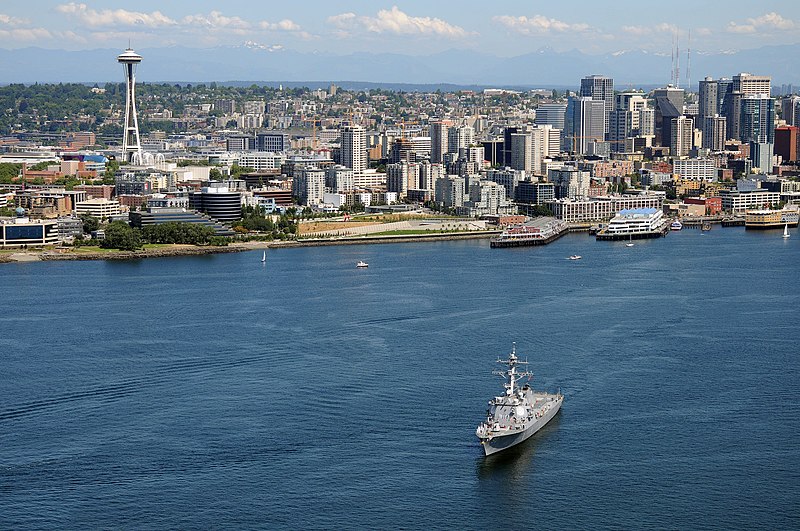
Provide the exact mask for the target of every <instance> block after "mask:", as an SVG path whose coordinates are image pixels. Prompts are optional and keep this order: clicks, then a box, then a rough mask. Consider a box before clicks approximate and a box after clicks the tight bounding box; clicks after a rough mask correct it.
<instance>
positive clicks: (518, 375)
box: [492, 342, 533, 396]
mask: <svg viewBox="0 0 800 531" xmlns="http://www.w3.org/2000/svg"><path fill="white" fill-rule="evenodd" d="M497 363H502V364H503V365H507V366H508V369H507V370H505V371H492V374H496V375H498V376H502V377H504V378H508V382H506V383H504V384H503V387H505V388H506V395H508V396H513V395H514V391H515V389H514V386H515V385H516V384H517V382H519V381H520V380H522V379H523V378H527V379H528V380H530V379H531V376H533V373H531V372H528V371H522V372H517V365H527V364H528V362H527V361H520V360H519V359H518V358H517V343H516V342H514V343H512V344H511V354H509V355H508V359H507V360H501V359H498V360H497Z"/></svg>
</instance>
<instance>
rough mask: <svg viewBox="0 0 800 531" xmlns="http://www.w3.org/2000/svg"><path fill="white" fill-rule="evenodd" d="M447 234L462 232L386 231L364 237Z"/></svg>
mask: <svg viewBox="0 0 800 531" xmlns="http://www.w3.org/2000/svg"><path fill="white" fill-rule="evenodd" d="M448 232H463V231H457V230H387V231H385V232H371V233H369V234H364V236H419V235H421V234H422V235H424V234H445V233H448Z"/></svg>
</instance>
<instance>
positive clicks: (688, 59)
mask: <svg viewBox="0 0 800 531" xmlns="http://www.w3.org/2000/svg"><path fill="white" fill-rule="evenodd" d="M686 90H692V30H689V40H688V42H687V44H686Z"/></svg>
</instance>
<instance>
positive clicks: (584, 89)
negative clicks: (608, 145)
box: [580, 75, 614, 132]
mask: <svg viewBox="0 0 800 531" xmlns="http://www.w3.org/2000/svg"><path fill="white" fill-rule="evenodd" d="M580 95H581V96H582V97H588V98H592V99H593V100H600V101H603V102H604V103H605V132H608V123H609V120H608V118H609V115H610V114H611V111H613V110H614V80H613V79H611V78H610V77H605V76H597V75H594V76H586V77H585V78H583V79H581V92H580Z"/></svg>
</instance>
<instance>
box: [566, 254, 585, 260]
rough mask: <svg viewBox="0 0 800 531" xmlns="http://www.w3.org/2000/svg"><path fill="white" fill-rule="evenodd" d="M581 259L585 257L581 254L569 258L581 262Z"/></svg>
mask: <svg viewBox="0 0 800 531" xmlns="http://www.w3.org/2000/svg"><path fill="white" fill-rule="evenodd" d="M581 258H583V257H582V256H581V255H579V254H573V255H572V256H570V257H569V259H570V260H580V259H581Z"/></svg>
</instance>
